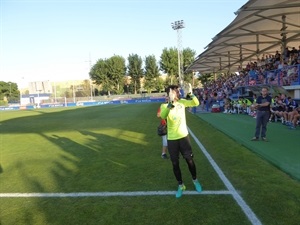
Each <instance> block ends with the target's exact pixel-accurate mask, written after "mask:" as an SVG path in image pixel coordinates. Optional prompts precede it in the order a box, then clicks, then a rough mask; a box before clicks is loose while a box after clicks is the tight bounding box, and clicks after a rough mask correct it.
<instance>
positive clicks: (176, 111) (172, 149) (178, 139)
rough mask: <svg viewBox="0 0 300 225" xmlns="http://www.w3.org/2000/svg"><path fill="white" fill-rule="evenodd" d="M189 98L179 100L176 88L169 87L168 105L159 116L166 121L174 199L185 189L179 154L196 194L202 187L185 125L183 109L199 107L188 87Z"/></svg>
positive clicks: (174, 86)
mask: <svg viewBox="0 0 300 225" xmlns="http://www.w3.org/2000/svg"><path fill="white" fill-rule="evenodd" d="M188 95H189V98H188V99H190V100H187V99H180V94H179V90H178V86H176V85H171V86H169V88H168V96H169V103H168V104H164V105H163V107H162V109H161V113H160V116H161V118H162V119H167V121H168V150H169V154H170V159H171V161H172V165H173V172H174V175H175V177H176V180H177V182H178V189H177V192H176V198H180V197H181V196H182V192H183V191H184V190H185V189H186V187H185V185H184V183H183V180H182V176H181V170H180V167H179V153H180V154H181V155H182V156H183V157H184V159H185V160H186V162H187V165H188V168H189V171H190V173H191V175H192V179H193V183H194V186H195V189H196V190H197V191H198V192H201V191H202V187H201V185H200V183H199V181H198V180H197V174H196V166H195V163H194V160H193V152H192V148H191V143H190V139H189V136H188V129H187V125H186V117H185V108H186V107H194V106H198V105H199V101H198V99H197V98H196V97H195V96H194V95H193V94H192V87H191V86H190V90H189V94H188Z"/></svg>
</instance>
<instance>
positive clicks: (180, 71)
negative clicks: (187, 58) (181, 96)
mask: <svg viewBox="0 0 300 225" xmlns="http://www.w3.org/2000/svg"><path fill="white" fill-rule="evenodd" d="M171 25H172V28H173V30H177V51H178V76H179V83H180V85H181V86H182V85H183V57H182V50H181V47H182V35H181V29H183V28H184V27H185V25H184V21H183V20H178V21H175V22H174V23H171Z"/></svg>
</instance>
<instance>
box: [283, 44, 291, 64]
mask: <svg viewBox="0 0 300 225" xmlns="http://www.w3.org/2000/svg"><path fill="white" fill-rule="evenodd" d="M283 60H284V61H285V62H287V63H288V62H289V60H290V51H289V48H288V47H286V48H285V49H284V51H283Z"/></svg>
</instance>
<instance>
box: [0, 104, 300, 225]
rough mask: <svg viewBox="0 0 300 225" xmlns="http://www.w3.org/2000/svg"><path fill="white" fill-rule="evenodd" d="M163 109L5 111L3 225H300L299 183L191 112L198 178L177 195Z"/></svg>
mask: <svg viewBox="0 0 300 225" xmlns="http://www.w3.org/2000/svg"><path fill="white" fill-rule="evenodd" d="M158 106H159V104H158V103H154V104H140V105H125V104H124V105H103V106H94V107H85V108H60V109H41V110H32V111H10V112H0V131H1V139H0V144H1V158H0V209H1V210H0V224H1V225H10V224H12V225H13V224H14V225H15V224H22V225H23V224H26V225H27V224H72V225H77V224H78V225H79V224H80V225H81V224H89V225H90V224H95V225H96V224H103V225H106V224H128V225H129V224H143V225H146V224H154V225H156V224H170V225H171V224H172V225H173V224H178V225H179V224H183V225H185V224H205V225H210V224H211V225H212V224H216V225H219V224H225V225H227V224H228V225H243V224H270V225H273V224H282V225H283V224H284V225H285V224H291V225H293V224H295V225H296V224H299V221H300V184H299V182H298V181H296V180H293V179H292V178H290V177H289V176H287V175H286V174H285V173H283V172H282V171H280V170H279V169H278V168H276V167H274V166H273V165H271V164H269V163H268V162H266V161H264V160H263V159H261V158H260V157H258V156H257V155H256V154H254V153H252V152H251V151H249V150H248V149H247V148H245V147H244V146H242V145H240V144H239V143H237V142H235V141H234V140H232V139H231V138H229V137H228V136H226V135H225V134H224V133H222V132H220V131H218V130H217V129H215V128H214V127H213V126H212V125H210V124H208V123H207V122H205V121H203V120H201V119H200V118H199V117H197V116H195V115H192V114H189V113H187V123H188V126H189V128H190V131H191V135H190V137H191V141H192V147H193V151H194V155H195V162H196V166H197V172H198V178H199V180H200V182H201V184H202V186H203V192H202V193H200V194H197V193H196V192H195V191H194V188H193V184H192V181H191V177H190V174H189V172H188V169H187V165H186V163H185V161H184V160H182V159H181V168H182V173H183V178H184V182H185V184H186V186H187V191H186V192H184V195H183V196H182V198H180V199H176V198H175V190H176V189H177V182H176V180H175V177H174V175H173V172H172V165H171V162H170V161H169V160H163V159H161V158H160V153H161V138H160V137H159V136H157V135H156V127H157V125H158V123H159V119H158V118H157V117H156V111H157V108H158Z"/></svg>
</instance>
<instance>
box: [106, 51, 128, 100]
mask: <svg viewBox="0 0 300 225" xmlns="http://www.w3.org/2000/svg"><path fill="white" fill-rule="evenodd" d="M107 67H108V71H107V72H108V77H109V79H111V81H112V82H111V84H112V89H113V91H114V92H115V93H116V94H122V93H123V92H124V90H123V86H124V79H123V78H124V76H125V75H126V66H125V59H124V58H123V57H122V56H118V55H114V56H112V57H110V58H109V59H108V60H107Z"/></svg>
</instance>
